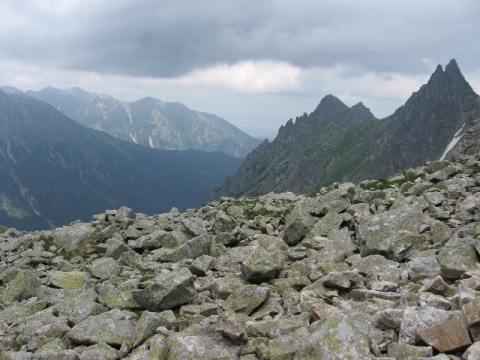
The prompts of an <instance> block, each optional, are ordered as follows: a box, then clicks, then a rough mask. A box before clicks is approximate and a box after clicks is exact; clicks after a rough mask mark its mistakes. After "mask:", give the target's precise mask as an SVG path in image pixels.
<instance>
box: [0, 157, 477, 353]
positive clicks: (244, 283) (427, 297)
mask: <svg viewBox="0 0 480 360" xmlns="http://www.w3.org/2000/svg"><path fill="white" fill-rule="evenodd" d="M72 206H74V204H72ZM479 252H480V156H479V155H477V156H470V157H464V158H461V159H458V160H455V161H433V162H429V163H426V164H425V165H424V166H422V167H420V168H415V169H409V170H406V171H404V172H403V173H401V174H397V175H395V176H393V177H390V178H388V179H380V180H375V181H364V182H362V183H360V184H353V183H335V184H333V185H331V186H329V187H324V188H321V189H319V190H318V191H317V192H315V193H312V194H308V195H295V194H293V193H282V194H273V193H271V194H267V195H264V196H260V197H257V198H242V199H233V198H222V199H221V200H220V201H215V202H211V203H208V204H206V205H205V206H203V207H202V208H200V209H195V210H193V209H192V210H187V211H186V212H184V213H180V212H178V211H177V210H176V209H172V210H171V211H170V212H168V213H164V214H160V215H152V216H147V215H145V214H141V213H135V212H134V211H133V210H131V209H129V208H126V207H122V208H120V209H117V210H107V211H106V212H105V213H102V214H98V215H95V216H94V217H93V220H92V221H91V222H90V223H81V222H75V223H72V224H70V225H68V226H65V227H62V228H57V229H54V230H48V231H35V232H29V233H27V232H21V231H18V230H15V229H11V228H4V227H3V228H0V359H12V360H28V359H48V360H55V359H62V360H64V359H72V360H75V359H79V360H103V359H104V360H108V359H112V360H113V359H130V360H134V359H138V360H140V359H142V360H143V359H152V360H153V359H158V360H170V359H182V360H194V359H202V360H210V359H211V360H214V359H219V360H220V359H241V360H255V359H260V360H267V359H272V360H274V359H275V360H281V359H285V360H286V359H292V360H301V359H342V360H344V359H377V358H382V359H437V360H440V359H445V360H448V359H469V360H471V359H480V266H479V258H478V254H479Z"/></svg>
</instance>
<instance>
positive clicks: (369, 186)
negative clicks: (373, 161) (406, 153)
mask: <svg viewBox="0 0 480 360" xmlns="http://www.w3.org/2000/svg"><path fill="white" fill-rule="evenodd" d="M419 177H421V176H420V175H414V174H411V175H408V176H406V177H405V178H403V179H399V180H390V179H383V178H382V179H378V180H374V181H371V182H368V183H363V184H360V187H361V188H362V189H363V190H385V189H388V188H393V187H396V186H401V185H403V184H405V183H407V182H415V180H417V179H418V178H419Z"/></svg>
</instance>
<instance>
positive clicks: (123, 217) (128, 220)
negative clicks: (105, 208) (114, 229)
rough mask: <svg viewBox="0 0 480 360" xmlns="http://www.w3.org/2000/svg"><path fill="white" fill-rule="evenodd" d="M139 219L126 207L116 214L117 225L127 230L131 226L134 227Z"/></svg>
mask: <svg viewBox="0 0 480 360" xmlns="http://www.w3.org/2000/svg"><path fill="white" fill-rule="evenodd" d="M136 217H137V214H135V212H134V211H133V210H132V209H130V208H128V207H126V206H122V207H121V208H120V209H118V210H117V213H116V214H115V223H117V224H118V225H119V226H120V228H122V229H124V230H126V229H127V228H128V227H129V226H130V225H132V224H133V223H134V221H135V219H136Z"/></svg>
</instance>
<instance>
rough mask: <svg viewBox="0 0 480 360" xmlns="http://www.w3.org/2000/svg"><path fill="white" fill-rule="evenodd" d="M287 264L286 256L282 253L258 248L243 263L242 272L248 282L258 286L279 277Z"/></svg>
mask: <svg viewBox="0 0 480 360" xmlns="http://www.w3.org/2000/svg"><path fill="white" fill-rule="evenodd" d="M284 264H285V255H283V253H282V252H280V251H271V252H269V251H267V250H264V249H263V248H257V249H255V251H252V252H250V253H248V254H247V255H246V258H245V259H243V260H242V262H241V271H242V274H243V276H244V277H245V279H246V280H247V281H248V282H251V283H254V284H258V283H261V282H264V281H267V280H270V279H274V278H276V277H277V276H278V274H279V273H280V271H281V270H282V268H283V265H284Z"/></svg>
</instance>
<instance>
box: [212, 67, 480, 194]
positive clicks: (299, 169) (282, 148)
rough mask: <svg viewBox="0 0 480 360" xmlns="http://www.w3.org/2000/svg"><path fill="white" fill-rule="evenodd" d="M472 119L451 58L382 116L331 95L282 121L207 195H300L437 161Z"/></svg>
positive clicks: (478, 107) (466, 89) (467, 92)
mask: <svg viewBox="0 0 480 360" xmlns="http://www.w3.org/2000/svg"><path fill="white" fill-rule="evenodd" d="M478 118H480V101H479V96H478V95H477V94H475V92H474V91H473V90H472V88H471V87H470V85H469V84H468V82H467V81H466V80H465V78H464V77H463V75H462V74H461V72H460V70H459V68H458V65H457V63H456V62H455V60H452V61H451V62H450V63H449V64H448V65H447V66H446V67H445V70H443V68H442V67H441V66H440V65H439V66H438V67H437V69H436V70H435V72H434V73H433V74H432V76H431V78H430V80H429V81H428V83H427V84H425V85H423V86H422V87H421V88H420V89H419V91H418V92H416V93H413V94H412V96H411V97H410V98H409V99H408V100H407V102H406V103H405V105H403V106H402V107H400V108H399V109H397V110H396V111H395V113H394V114H392V115H391V116H389V117H387V118H385V119H381V120H380V119H376V118H374V116H373V115H372V114H371V113H370V111H369V110H368V109H367V108H366V107H365V106H364V105H363V104H361V103H359V104H357V105H355V106H353V107H351V108H349V107H348V106H346V105H345V104H343V103H342V102H341V101H340V100H339V99H337V98H335V97H334V96H332V95H328V96H326V97H325V98H324V99H322V101H321V102H320V104H319V105H318V107H317V109H315V111H314V112H312V113H311V114H309V115H307V114H304V115H303V116H301V117H298V118H297V119H296V120H295V122H293V121H292V120H290V121H289V122H287V124H286V125H285V126H282V127H281V128H280V130H279V132H278V135H277V137H276V138H275V139H274V140H273V141H272V142H271V143H269V142H264V143H263V144H262V145H261V146H259V147H258V148H257V149H255V150H254V151H252V153H251V154H250V155H249V156H247V158H246V159H245V161H244V163H243V164H242V166H241V167H240V169H239V170H238V172H237V173H236V174H235V175H234V176H232V177H230V178H228V179H227V180H226V181H225V183H224V184H223V185H222V186H221V187H220V188H219V189H217V190H216V191H215V193H214V196H215V197H217V198H218V197H220V196H235V197H236V196H245V195H248V196H251V195H260V194H265V193H268V192H269V191H277V192H278V191H294V192H296V193H305V192H308V191H312V190H314V189H316V188H318V187H320V186H326V185H329V184H332V183H333V182H336V181H346V180H348V181H353V182H358V181H361V180H364V179H368V178H380V177H386V176H390V175H393V174H394V173H396V172H399V171H402V170H403V169H406V168H409V167H413V166H419V165H421V164H423V163H424V162H425V161H428V160H438V159H439V158H440V157H441V156H442V154H443V152H444V151H445V149H446V147H447V145H448V144H449V143H450V142H451V140H452V139H453V138H454V136H455V134H456V133H457V132H458V131H459V130H460V129H462V127H463V131H466V130H468V129H469V128H470V126H471V124H472V122H473V121H474V120H475V119H478Z"/></svg>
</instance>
